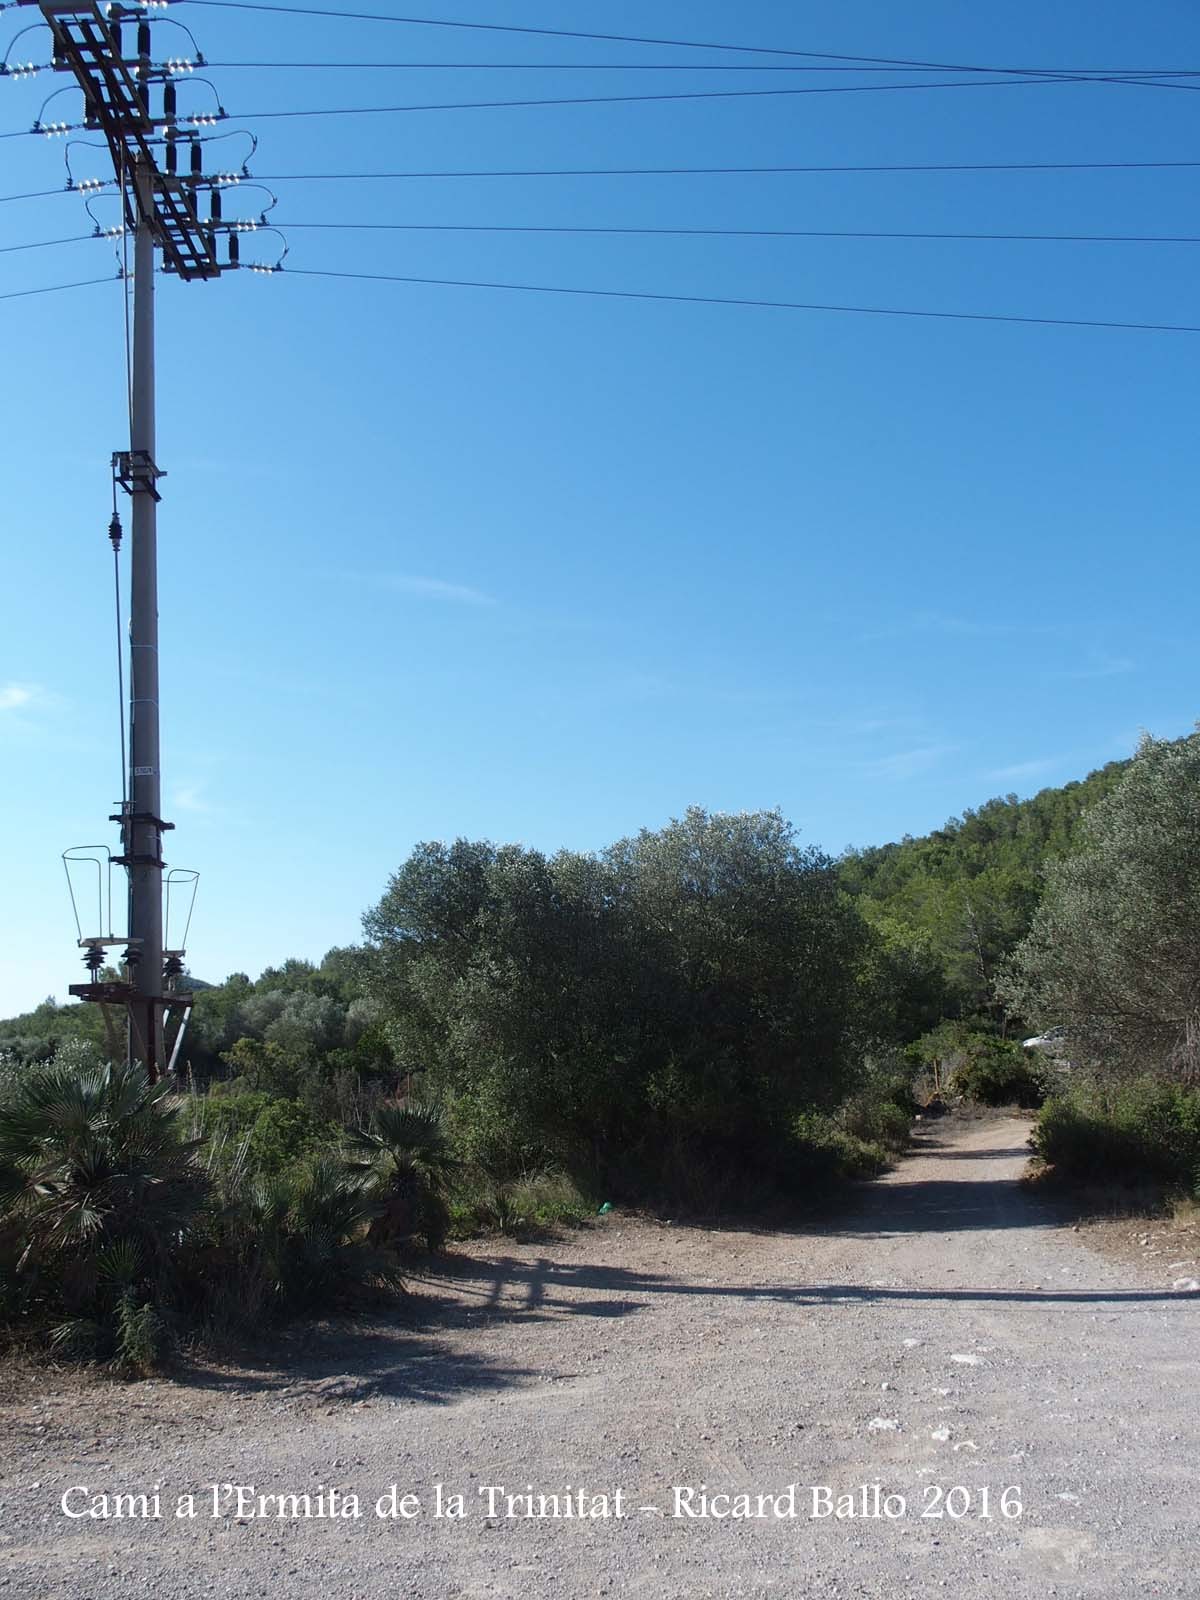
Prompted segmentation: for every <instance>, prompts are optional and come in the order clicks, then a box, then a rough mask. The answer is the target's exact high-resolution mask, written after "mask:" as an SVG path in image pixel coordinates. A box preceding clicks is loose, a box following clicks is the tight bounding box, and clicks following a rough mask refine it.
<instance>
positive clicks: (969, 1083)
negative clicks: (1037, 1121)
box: [950, 1034, 1047, 1111]
mask: <svg viewBox="0 0 1200 1600" xmlns="http://www.w3.org/2000/svg"><path fill="white" fill-rule="evenodd" d="M964 1048H965V1059H964V1060H963V1061H962V1062H961V1064H960V1065H959V1066H958V1067H957V1068H956V1069H955V1072H954V1074H953V1076H952V1077H951V1079H950V1088H951V1089H952V1090H953V1092H954V1093H955V1094H960V1095H963V1096H964V1097H965V1098H966V1099H968V1100H975V1101H977V1102H978V1103H979V1104H980V1105H984V1106H1020V1107H1021V1108H1022V1109H1023V1110H1026V1111H1032V1110H1036V1108H1037V1107H1038V1106H1040V1105H1041V1104H1042V1103H1043V1102H1044V1101H1045V1099H1046V1090H1047V1067H1046V1064H1045V1063H1044V1062H1043V1061H1040V1060H1038V1059H1035V1058H1034V1057H1032V1056H1031V1054H1030V1053H1029V1052H1028V1051H1025V1050H1023V1049H1022V1048H1021V1046H1020V1045H1019V1044H1014V1043H1013V1042H1012V1041H1011V1040H1007V1039H993V1038H989V1037H987V1036H986V1035H979V1034H976V1035H974V1036H973V1037H972V1039H971V1040H970V1041H968V1043H967V1044H966V1046H965V1047H964Z"/></svg>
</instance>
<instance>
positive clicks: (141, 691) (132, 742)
mask: <svg viewBox="0 0 1200 1600" xmlns="http://www.w3.org/2000/svg"><path fill="white" fill-rule="evenodd" d="M152 185H153V178H152V174H151V173H150V172H148V171H147V170H146V169H145V166H144V165H142V166H139V168H138V170H137V171H136V172H135V173H134V189H135V194H136V197H137V228H136V232H135V235H134V256H133V361H132V366H133V373H132V380H133V381H132V384H131V394H130V417H129V430H130V435H129V454H130V469H129V485H130V495H131V498H132V501H133V508H132V516H131V522H132V535H131V554H130V563H131V579H130V610H129V779H130V783H129V814H128V816H127V817H126V818H125V820H124V824H123V830H124V835H125V839H124V844H125V852H124V854H125V863H126V866H127V867H128V870H129V955H130V960H129V981H130V984H131V987H132V993H131V994H130V997H129V1022H130V1028H129V1053H130V1057H131V1058H134V1057H136V1058H137V1059H140V1060H141V1061H143V1062H144V1063H145V1065H146V1068H147V1070H148V1072H149V1073H150V1075H151V1077H154V1076H155V1075H156V1074H157V1072H158V1070H159V1067H160V1065H161V1063H162V1061H163V1059H164V1057H163V1012H162V992H163V927H162V922H163V906H162V875H163V860H162V834H163V823H162V773H161V767H160V759H159V744H158V489H157V487H156V484H155V480H156V478H157V476H158V469H157V468H156V466H155V464H154V431H155V416H154V231H153V228H152V226H151V218H152V217H153V215H154V191H153V186H152ZM135 955H136V957H137V959H136V961H135V960H133V959H132V958H133V957H134V956H135Z"/></svg>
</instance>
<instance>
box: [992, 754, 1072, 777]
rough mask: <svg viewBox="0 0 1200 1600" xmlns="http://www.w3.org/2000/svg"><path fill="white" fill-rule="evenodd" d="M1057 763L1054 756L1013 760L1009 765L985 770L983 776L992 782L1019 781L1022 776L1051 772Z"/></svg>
mask: <svg viewBox="0 0 1200 1600" xmlns="http://www.w3.org/2000/svg"><path fill="white" fill-rule="evenodd" d="M1058 764H1059V763H1058V759H1057V757H1055V756H1043V757H1042V758H1041V759H1039V760H1037V761H1014V762H1013V764H1012V765H1011V766H1009V767H996V768H994V769H993V770H992V771H991V772H985V773H984V777H985V778H987V779H988V781H989V782H992V783H1010V782H1011V783H1020V782H1021V780H1022V779H1023V778H1040V777H1041V776H1042V774H1043V773H1046V772H1052V771H1053V770H1054V768H1055V767H1057V766H1058Z"/></svg>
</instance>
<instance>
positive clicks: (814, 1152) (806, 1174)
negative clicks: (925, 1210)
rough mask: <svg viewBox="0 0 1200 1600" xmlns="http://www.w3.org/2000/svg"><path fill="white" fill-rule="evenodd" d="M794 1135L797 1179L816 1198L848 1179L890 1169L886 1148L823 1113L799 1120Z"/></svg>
mask: <svg viewBox="0 0 1200 1600" xmlns="http://www.w3.org/2000/svg"><path fill="white" fill-rule="evenodd" d="M794 1134H795V1137H794V1141H793V1159H794V1161H795V1166H796V1172H797V1176H798V1177H799V1178H800V1180H801V1182H802V1184H803V1187H804V1189H805V1190H807V1191H808V1192H809V1193H810V1194H811V1195H812V1196H813V1197H814V1198H815V1197H817V1196H819V1195H820V1194H822V1193H823V1191H825V1190H827V1189H829V1188H832V1187H833V1186H835V1185H836V1184H838V1183H839V1182H843V1181H845V1180H846V1179H847V1178H875V1177H878V1175H879V1174H880V1173H881V1172H886V1170H887V1168H888V1166H889V1165H890V1162H889V1159H888V1152H887V1151H886V1150H885V1149H884V1147H883V1145H882V1144H880V1143H878V1142H877V1141H875V1140H872V1139H864V1138H860V1137H859V1136H858V1135H857V1134H854V1133H851V1132H849V1131H848V1130H847V1129H846V1128H844V1127H840V1126H839V1125H838V1123H837V1122H836V1121H834V1120H833V1119H832V1118H831V1117H827V1116H824V1115H822V1114H821V1113H819V1112H811V1111H810V1112H805V1113H803V1114H802V1115H801V1116H799V1117H797V1118H796V1121H795V1124H794Z"/></svg>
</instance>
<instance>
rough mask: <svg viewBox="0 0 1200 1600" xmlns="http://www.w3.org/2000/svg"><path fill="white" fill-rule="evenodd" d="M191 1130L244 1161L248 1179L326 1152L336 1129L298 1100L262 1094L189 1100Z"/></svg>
mask: <svg viewBox="0 0 1200 1600" xmlns="http://www.w3.org/2000/svg"><path fill="white" fill-rule="evenodd" d="M192 1111H193V1127H194V1129H195V1132H196V1133H197V1134H198V1135H200V1136H201V1137H203V1138H205V1139H206V1140H207V1141H208V1142H209V1145H210V1147H211V1148H212V1149H213V1150H214V1151H215V1152H217V1153H218V1159H221V1160H224V1161H226V1162H227V1161H230V1160H233V1159H238V1160H242V1161H244V1163H245V1166H246V1169H247V1171H248V1172H250V1173H252V1174H258V1175H265V1176H274V1175H275V1174H277V1173H280V1172H283V1171H284V1170H285V1169H286V1168H288V1167H291V1166H293V1165H295V1164H296V1163H297V1162H300V1161H303V1160H305V1159H307V1158H308V1157H309V1156H314V1155H317V1154H319V1153H320V1152H321V1151H322V1150H327V1149H330V1148H331V1147H332V1146H333V1145H334V1144H335V1142H336V1140H337V1138H338V1134H339V1130H338V1129H337V1128H336V1127H335V1126H334V1125H333V1124H332V1123H330V1122H328V1121H326V1119H325V1118H324V1117H321V1116H319V1115H318V1114H317V1113H316V1112H315V1111H313V1110H312V1109H311V1108H310V1107H309V1106H307V1105H304V1104H303V1103H302V1102H301V1101H299V1100H278V1099H275V1098H274V1097H273V1096H272V1095H270V1094H267V1093H265V1092H264V1091H261V1090H255V1091H247V1092H244V1093H241V1094H226V1095H212V1094H209V1095H204V1096H198V1097H196V1098H195V1099H194V1100H193V1101H192Z"/></svg>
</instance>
